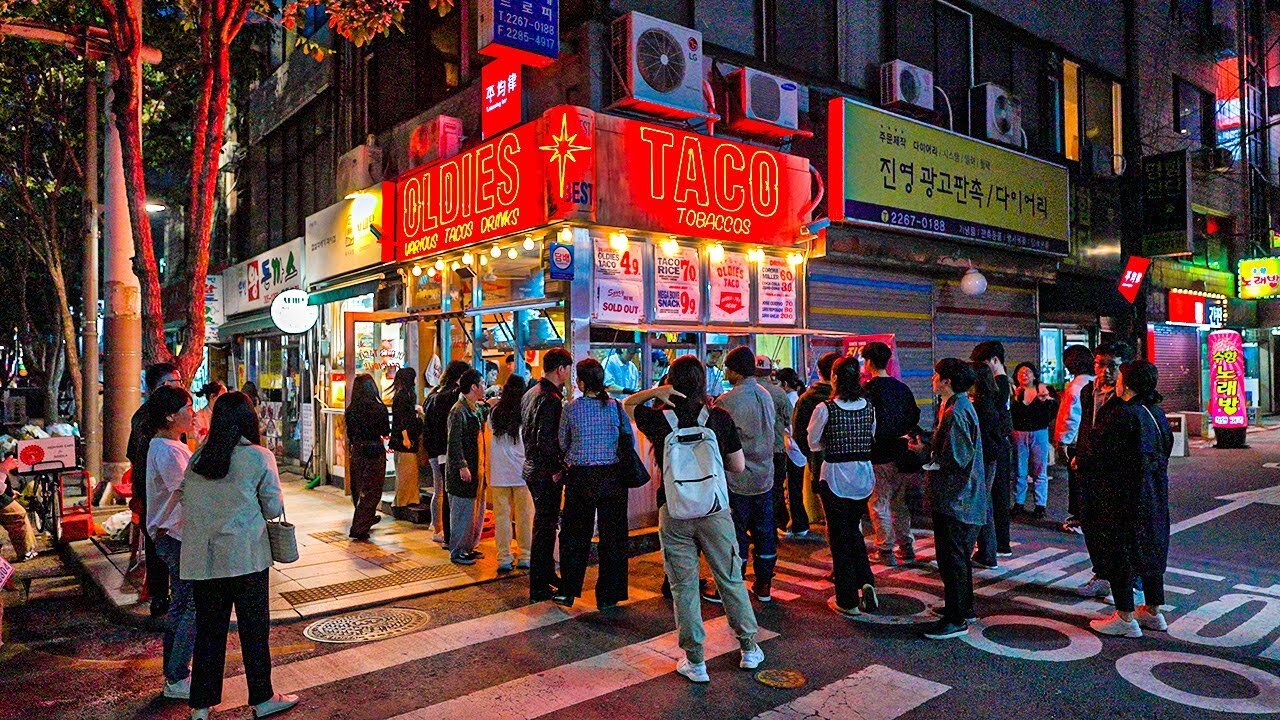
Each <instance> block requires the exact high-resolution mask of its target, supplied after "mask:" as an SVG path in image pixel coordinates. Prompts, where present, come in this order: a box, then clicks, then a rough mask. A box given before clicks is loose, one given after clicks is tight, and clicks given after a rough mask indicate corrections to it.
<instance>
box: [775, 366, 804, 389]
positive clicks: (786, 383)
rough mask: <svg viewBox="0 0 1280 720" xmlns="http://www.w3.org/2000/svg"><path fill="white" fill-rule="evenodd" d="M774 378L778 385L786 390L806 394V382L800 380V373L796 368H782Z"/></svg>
mask: <svg viewBox="0 0 1280 720" xmlns="http://www.w3.org/2000/svg"><path fill="white" fill-rule="evenodd" d="M774 377H775V378H777V379H778V384H779V385H781V386H782V387H783V389H785V390H794V391H796V392H798V393H802V392H804V381H803V380H801V379H800V373H798V372H796V370H795V368H789V367H786V368H782V369H781V370H779V371H778V372H777V373H775V374H774Z"/></svg>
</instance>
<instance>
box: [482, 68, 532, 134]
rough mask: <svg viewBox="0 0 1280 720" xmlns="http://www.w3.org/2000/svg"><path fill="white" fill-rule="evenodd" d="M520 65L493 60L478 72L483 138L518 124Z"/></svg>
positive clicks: (521, 89)
mask: <svg viewBox="0 0 1280 720" xmlns="http://www.w3.org/2000/svg"><path fill="white" fill-rule="evenodd" d="M521 70H522V68H521V67H520V65H519V64H517V63H514V62H511V61H510V60H494V61H493V62H491V63H489V64H488V65H485V66H484V67H483V68H481V69H480V85H481V92H480V133H481V135H482V136H483V137H484V138H485V139H488V138H491V137H493V136H494V135H497V134H498V133H500V132H502V131H503V130H506V129H507V128H510V127H514V126H516V125H519V124H520V121H521V120H523V119H524V113H523V112H522V105H521V95H522V91H523V89H524V82H523V80H524V78H523V73H522V72H521Z"/></svg>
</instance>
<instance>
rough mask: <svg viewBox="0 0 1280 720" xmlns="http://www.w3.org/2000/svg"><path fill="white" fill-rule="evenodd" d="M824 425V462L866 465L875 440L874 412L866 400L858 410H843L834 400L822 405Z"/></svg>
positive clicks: (869, 459)
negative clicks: (825, 420) (824, 414)
mask: <svg viewBox="0 0 1280 720" xmlns="http://www.w3.org/2000/svg"><path fill="white" fill-rule="evenodd" d="M826 406H827V426H826V427H825V428H823V429H822V459H823V461H824V462H830V463H839V462H859V461H862V462H870V461H871V443H872V441H874V440H875V423H876V410H875V408H874V407H872V406H871V403H870V402H869V401H868V402H867V404H866V406H865V407H863V408H862V409H861V410H845V409H844V408H842V407H840V406H839V405H837V404H836V401H835V400H834V399H832V400H828V401H827V402H826Z"/></svg>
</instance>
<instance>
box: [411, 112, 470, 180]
mask: <svg viewBox="0 0 1280 720" xmlns="http://www.w3.org/2000/svg"><path fill="white" fill-rule="evenodd" d="M461 150H462V121H461V120H459V119H458V118H456V117H451V116H449V115H437V116H436V117H435V118H433V119H431V120H430V121H428V122H425V123H423V124H421V125H419V126H418V127H416V128H414V129H413V132H412V133H410V134H409V166H410V167H418V166H419V165H425V164H427V163H430V162H435V161H436V160H444V159H445V158H451V157H453V156H454V155H457V154H458V153H459V152H461Z"/></svg>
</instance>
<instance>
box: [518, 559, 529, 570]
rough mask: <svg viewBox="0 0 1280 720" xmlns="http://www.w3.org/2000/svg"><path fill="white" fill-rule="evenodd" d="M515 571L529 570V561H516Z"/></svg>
mask: <svg viewBox="0 0 1280 720" xmlns="http://www.w3.org/2000/svg"><path fill="white" fill-rule="evenodd" d="M516 569H517V570H528V569H529V561H528V560H517V561H516Z"/></svg>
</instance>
